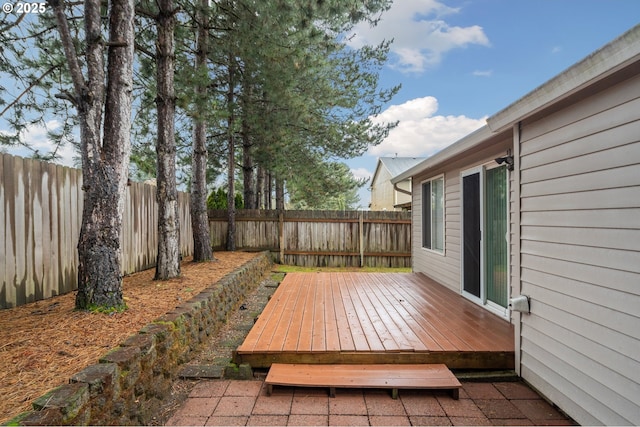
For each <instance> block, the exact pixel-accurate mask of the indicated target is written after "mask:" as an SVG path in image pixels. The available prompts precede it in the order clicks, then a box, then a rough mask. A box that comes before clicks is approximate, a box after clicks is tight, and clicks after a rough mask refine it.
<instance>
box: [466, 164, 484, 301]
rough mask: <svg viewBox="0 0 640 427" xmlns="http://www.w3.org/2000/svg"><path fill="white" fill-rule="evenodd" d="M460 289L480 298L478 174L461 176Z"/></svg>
mask: <svg viewBox="0 0 640 427" xmlns="http://www.w3.org/2000/svg"><path fill="white" fill-rule="evenodd" d="M462 197H463V201H462V218H463V219H462V221H463V224H462V225H463V238H462V243H463V249H462V257H463V265H462V289H464V290H465V291H466V292H468V293H470V294H471V295H474V296H476V297H478V298H480V238H481V234H480V174H479V173H474V174H471V175H467V176H465V177H463V178H462Z"/></svg>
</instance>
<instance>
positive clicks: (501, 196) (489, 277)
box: [484, 167, 508, 308]
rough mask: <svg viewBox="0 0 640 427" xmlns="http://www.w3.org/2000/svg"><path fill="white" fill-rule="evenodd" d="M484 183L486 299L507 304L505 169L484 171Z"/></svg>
mask: <svg viewBox="0 0 640 427" xmlns="http://www.w3.org/2000/svg"><path fill="white" fill-rule="evenodd" d="M485 177H486V181H485V182H486V186H485V232H484V234H485V239H484V243H485V283H486V290H487V300H488V301H492V302H494V303H496V304H498V305H499V306H501V307H505V308H506V307H507V286H508V278H507V275H508V268H507V266H508V259H507V256H508V252H507V250H508V247H507V230H508V227H507V197H508V195H507V170H506V168H505V167H498V168H493V169H489V170H487V171H486V175H485Z"/></svg>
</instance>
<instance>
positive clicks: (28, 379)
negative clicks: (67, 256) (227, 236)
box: [0, 252, 259, 423]
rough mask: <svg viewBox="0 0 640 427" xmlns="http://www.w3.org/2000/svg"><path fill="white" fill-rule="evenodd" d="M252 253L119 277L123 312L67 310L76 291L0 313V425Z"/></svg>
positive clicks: (219, 256)
mask: <svg viewBox="0 0 640 427" xmlns="http://www.w3.org/2000/svg"><path fill="white" fill-rule="evenodd" d="M258 255H259V254H256V253H245V252H216V253H215V254H214V256H215V257H216V261H215V262H210V263H194V262H191V261H190V260H189V259H187V260H185V261H184V262H183V263H182V275H181V277H180V278H177V279H172V280H167V281H154V280H153V275H154V273H155V271H154V270H153V269H152V270H147V271H143V272H140V273H135V274H132V275H130V276H128V277H125V279H124V285H123V290H124V298H125V302H126V304H127V307H128V309H127V310H126V311H125V312H123V313H114V314H111V315H107V314H99V313H89V312H84V311H77V310H74V302H75V292H73V293H70V294H66V295H61V296H57V297H54V298H50V299H47V300H44V301H38V302H35V303H31V304H26V305H23V306H20V307H16V308H11V309H6V310H0V396H2V398H1V399H0V423H3V422H6V421H7V420H9V419H10V418H11V417H13V416H15V415H17V414H19V413H21V412H23V411H26V410H29V409H30V408H31V402H32V401H33V400H34V399H36V398H38V397H40V396H42V395H43V394H44V393H46V392H47V391H49V390H50V389H52V388H54V387H57V386H59V385H62V384H66V383H67V382H68V380H69V378H70V377H71V376H72V375H73V374H74V373H76V372H78V371H80V370H82V369H84V368H85V367H87V366H89V365H92V364H94V363H97V362H98V359H99V358H100V356H102V355H103V354H105V353H106V352H107V351H108V350H109V349H111V348H114V347H116V346H118V344H120V343H121V342H122V341H124V339H125V338H127V337H128V336H129V335H131V334H134V333H136V332H137V331H138V330H140V329H141V328H142V327H143V326H145V325H146V324H148V323H150V322H152V321H153V320H154V319H156V318H158V317H160V316H161V315H163V314H165V313H167V312H168V311H170V310H172V309H173V308H175V307H176V306H177V305H179V304H180V303H181V302H183V301H186V300H188V299H190V298H191V297H193V296H194V295H197V294H198V293H199V292H200V291H201V290H202V289H204V288H206V287H207V286H209V285H211V284H213V283H215V282H216V281H218V280H219V279H221V278H222V277H223V276H224V275H226V274H227V273H229V272H232V271H233V270H235V269H236V268H238V267H240V266H241V265H243V264H244V263H245V262H247V261H249V260H251V259H253V258H255V257H256V256H258Z"/></svg>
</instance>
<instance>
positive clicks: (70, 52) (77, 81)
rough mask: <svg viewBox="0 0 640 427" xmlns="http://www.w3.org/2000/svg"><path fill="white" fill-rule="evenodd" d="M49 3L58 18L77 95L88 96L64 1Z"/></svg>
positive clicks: (51, 1)
mask: <svg viewBox="0 0 640 427" xmlns="http://www.w3.org/2000/svg"><path fill="white" fill-rule="evenodd" d="M47 3H49V5H50V6H51V8H52V9H53V13H54V15H55V17H56V22H57V24H58V31H59V32H60V38H61V39H62V46H63V48H64V52H65V56H66V57H67V62H68V64H69V73H70V74H71V79H72V80H73V85H74V87H75V90H76V93H77V94H83V93H84V94H86V93H88V92H89V88H87V86H86V84H85V81H84V76H83V74H82V69H81V68H80V62H79V61H78V56H77V54H76V50H75V47H74V44H73V37H72V36H71V31H70V30H69V22H67V17H66V16H65V14H64V5H63V4H62V0H47Z"/></svg>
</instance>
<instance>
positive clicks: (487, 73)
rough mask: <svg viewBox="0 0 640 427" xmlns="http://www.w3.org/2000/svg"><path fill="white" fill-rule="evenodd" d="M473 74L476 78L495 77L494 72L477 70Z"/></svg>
mask: <svg viewBox="0 0 640 427" xmlns="http://www.w3.org/2000/svg"><path fill="white" fill-rule="evenodd" d="M471 74H473V75H474V76H476V77H491V76H492V75H493V70H475V71H474V72H473V73H471Z"/></svg>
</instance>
